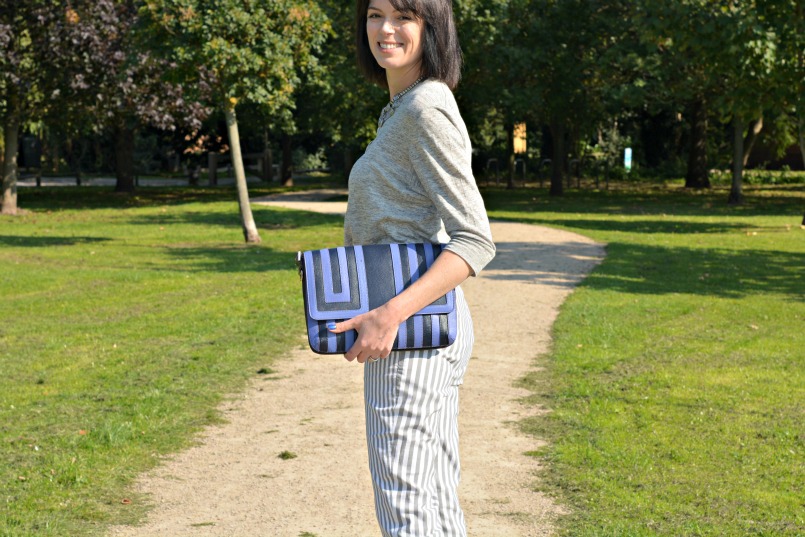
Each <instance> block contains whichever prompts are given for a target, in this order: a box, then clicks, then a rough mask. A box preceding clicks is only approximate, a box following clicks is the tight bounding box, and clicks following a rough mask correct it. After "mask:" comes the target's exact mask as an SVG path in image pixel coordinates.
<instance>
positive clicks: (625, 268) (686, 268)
mask: <svg viewBox="0 0 805 537" xmlns="http://www.w3.org/2000/svg"><path fill="white" fill-rule="evenodd" d="M803 277H805V253H798V252H785V251H779V250H727V249H718V248H711V249H693V248H682V247H678V246H675V247H673V248H664V247H661V246H645V245H635V244H628V243H621V242H611V243H609V244H608V245H607V260H606V262H605V263H604V264H603V265H601V266H600V267H599V268H598V270H596V271H594V272H593V273H592V274H590V275H589V276H588V277H587V279H586V280H585V281H584V285H585V286H586V287H590V288H594V289H602V290H608V291H617V292H622V293H638V294H652V295H662V294H669V293H683V294H697V295H708V296H719V297H728V298H739V297H743V296H747V295H751V294H766V293H777V294H782V295H785V296H787V297H788V298H789V299H790V300H803V299H805V285H804V284H803Z"/></svg>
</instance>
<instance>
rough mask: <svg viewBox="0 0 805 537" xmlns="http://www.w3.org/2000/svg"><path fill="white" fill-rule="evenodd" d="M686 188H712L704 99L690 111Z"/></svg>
mask: <svg viewBox="0 0 805 537" xmlns="http://www.w3.org/2000/svg"><path fill="white" fill-rule="evenodd" d="M685 188H710V177H709V171H708V169H707V109H706V105H705V102H704V99H699V100H697V101H695V102H694V103H693V105H692V106H691V110H690V151H689V153H688V173H687V175H686V176H685Z"/></svg>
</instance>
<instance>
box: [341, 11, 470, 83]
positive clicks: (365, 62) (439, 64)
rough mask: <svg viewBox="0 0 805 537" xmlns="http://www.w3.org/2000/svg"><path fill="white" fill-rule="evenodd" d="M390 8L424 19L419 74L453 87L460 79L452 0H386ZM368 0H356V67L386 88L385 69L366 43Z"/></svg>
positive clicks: (367, 40)
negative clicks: (420, 70) (420, 69)
mask: <svg viewBox="0 0 805 537" xmlns="http://www.w3.org/2000/svg"><path fill="white" fill-rule="evenodd" d="M389 1H390V2H391V5H392V6H394V9H396V10H397V11H401V12H407V13H411V14H412V15H414V16H415V17H416V18H418V19H419V20H421V21H422V22H423V23H424V32H423V35H422V77H423V78H425V79H428V78H433V79H436V80H440V81H442V82H444V83H445V84H447V86H448V87H449V88H450V89H451V90H453V89H455V88H456V86H458V81H459V80H460V79H461V47H460V46H459V44H458V32H457V31H456V24H455V22H454V21H453V6H452V3H451V2H452V0H389ZM369 2H370V0H358V10H357V13H356V18H355V20H356V26H357V32H356V37H357V41H356V45H357V53H358V67H360V69H361V71H363V74H365V75H366V77H367V78H368V79H369V80H371V81H372V82H374V83H375V84H377V85H378V86H380V87H383V88H388V81H387V80H386V70H385V69H383V68H382V67H380V65H378V63H377V61H376V60H375V57H374V56H373V55H372V49H371V48H370V46H369V37H368V35H367V33H366V14H367V13H368V12H369Z"/></svg>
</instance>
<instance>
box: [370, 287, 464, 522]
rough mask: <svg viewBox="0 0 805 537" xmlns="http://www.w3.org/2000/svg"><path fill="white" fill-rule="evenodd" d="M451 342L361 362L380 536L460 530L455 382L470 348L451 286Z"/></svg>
mask: <svg viewBox="0 0 805 537" xmlns="http://www.w3.org/2000/svg"><path fill="white" fill-rule="evenodd" d="M456 307H457V308H458V334H457V337H456V341H455V343H453V345H451V346H450V347H447V348H445V349H436V350H430V351H395V352H392V353H391V355H390V356H389V357H388V358H387V359H384V360H378V361H377V362H374V363H367V364H366V365H365V368H364V399H365V403H366V441H367V445H368V449H369V469H370V471H371V474H372V483H373V487H374V498H375V511H376V514H377V520H378V522H379V524H380V529H381V532H382V535H383V537H459V536H460V537H465V536H466V534H467V531H466V528H465V524H464V513H463V512H462V510H461V507H460V506H459V503H458V491H457V489H458V482H459V474H460V467H459V457H458V387H459V385H460V384H461V383H462V382H463V379H464V372H465V371H466V369H467V363H468V362H469V359H470V354H471V352H472V344H473V341H474V337H473V331H472V319H471V317H470V312H469V308H468V307H467V303H466V301H465V300H464V294H463V292H462V290H461V288H460V287H459V288H457V289H456Z"/></svg>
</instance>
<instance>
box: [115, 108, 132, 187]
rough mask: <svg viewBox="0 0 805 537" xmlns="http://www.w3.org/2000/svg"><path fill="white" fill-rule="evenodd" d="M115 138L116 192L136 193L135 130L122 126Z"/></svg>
mask: <svg viewBox="0 0 805 537" xmlns="http://www.w3.org/2000/svg"><path fill="white" fill-rule="evenodd" d="M114 137H115V177H116V178H117V183H116V184H115V192H134V188H135V184H134V129H132V128H131V127H129V126H128V125H126V124H125V123H124V124H123V125H120V126H118V127H116V128H115V130H114Z"/></svg>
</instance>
